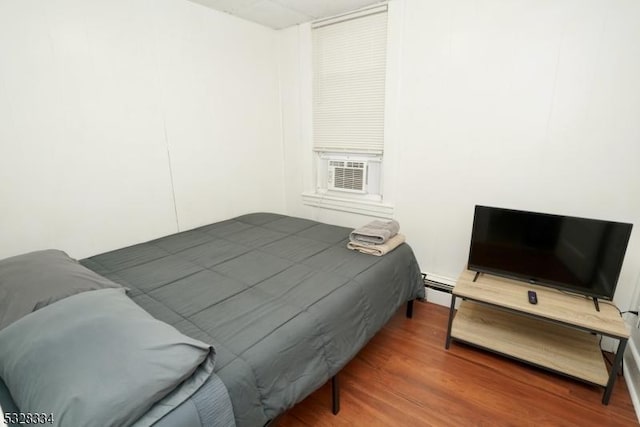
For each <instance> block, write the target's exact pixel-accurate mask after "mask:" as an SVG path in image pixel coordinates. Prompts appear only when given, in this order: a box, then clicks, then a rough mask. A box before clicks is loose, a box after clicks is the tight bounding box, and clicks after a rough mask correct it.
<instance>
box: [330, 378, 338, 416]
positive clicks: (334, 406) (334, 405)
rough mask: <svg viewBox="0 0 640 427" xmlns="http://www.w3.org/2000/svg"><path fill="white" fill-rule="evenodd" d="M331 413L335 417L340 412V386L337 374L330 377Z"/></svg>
mask: <svg viewBox="0 0 640 427" xmlns="http://www.w3.org/2000/svg"><path fill="white" fill-rule="evenodd" d="M331 400H332V401H331V412H333V415H337V414H338V412H340V386H339V384H338V374H335V375H334V376H333V377H331Z"/></svg>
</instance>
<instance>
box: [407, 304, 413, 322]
mask: <svg viewBox="0 0 640 427" xmlns="http://www.w3.org/2000/svg"><path fill="white" fill-rule="evenodd" d="M412 317H413V300H411V301H407V319H411V318H412Z"/></svg>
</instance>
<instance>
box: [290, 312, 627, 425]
mask: <svg viewBox="0 0 640 427" xmlns="http://www.w3.org/2000/svg"><path fill="white" fill-rule="evenodd" d="M414 306H415V308H414V316H413V319H406V318H405V317H404V308H403V309H401V310H400V311H398V313H396V315H395V316H394V317H393V319H392V320H391V321H390V322H389V324H388V325H387V326H386V327H385V328H384V329H383V330H382V331H381V332H380V333H378V335H376V336H375V337H374V338H373V339H372V340H371V342H370V343H369V344H368V345H367V346H366V347H365V348H364V349H363V350H362V351H361V352H360V353H359V354H358V355H357V356H356V358H355V359H354V360H352V361H351V362H350V363H349V364H348V365H347V366H346V367H345V368H344V369H343V370H342V372H341V373H340V375H339V379H340V392H341V410H340V413H339V414H338V415H333V414H332V413H331V387H330V384H326V385H325V386H323V387H322V388H320V389H319V390H318V391H316V392H315V393H313V394H312V395H310V396H309V397H308V398H307V399H305V400H304V401H302V402H300V403H299V404H298V405H296V406H295V407H294V408H293V409H291V410H290V411H289V412H287V413H286V414H284V415H283V416H282V417H281V418H280V419H279V420H278V423H277V426H278V427H289V426H448V425H451V426H468V425H474V426H477V425H482V426H494V425H512V426H633V425H638V418H637V417H636V414H635V412H634V409H633V405H632V403H631V398H630V396H629V392H628V391H627V387H626V384H625V382H624V378H623V377H618V378H619V379H618V381H617V383H616V386H615V389H614V390H613V394H612V396H611V402H610V403H609V405H608V406H605V405H602V404H601V399H602V391H603V389H602V388H600V387H595V386H590V385H586V384H583V383H580V382H577V381H574V380H570V379H568V378H564V377H561V376H559V375H555V374H551V373H548V372H545V371H542V370H539V369H536V368H533V367H529V366H527V365H525V364H522V363H519V362H515V361H513V360H510V359H506V358H503V357H500V356H497V355H494V354H492V353H488V352H484V351H481V350H478V349H475V348H472V347H467V346H465V345H463V344H460V343H457V342H453V343H452V344H451V347H450V349H449V350H445V349H444V341H445V336H446V328H447V319H448V309H447V308H445V307H442V306H438V305H435V304H431V303H416V304H414Z"/></svg>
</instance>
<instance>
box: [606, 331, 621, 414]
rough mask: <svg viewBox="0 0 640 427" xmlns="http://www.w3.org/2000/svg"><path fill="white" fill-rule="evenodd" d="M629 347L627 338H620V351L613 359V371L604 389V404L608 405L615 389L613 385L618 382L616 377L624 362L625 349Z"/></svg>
mask: <svg viewBox="0 0 640 427" xmlns="http://www.w3.org/2000/svg"><path fill="white" fill-rule="evenodd" d="M626 347H627V340H623V339H621V340H620V343H619V344H618V351H617V352H616V358H615V360H614V361H613V365H611V373H610V374H609V382H607V387H606V388H605V389H604V395H603V396H602V404H603V405H608V404H609V399H610V398H611V392H612V391H613V386H614V385H615V383H616V379H617V378H616V377H617V376H618V369H619V368H620V365H621V364H622V357H623V356H624V349H625V348H626Z"/></svg>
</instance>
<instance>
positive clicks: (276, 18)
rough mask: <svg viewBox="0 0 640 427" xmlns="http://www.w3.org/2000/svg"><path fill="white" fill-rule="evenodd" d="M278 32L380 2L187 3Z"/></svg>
mask: <svg viewBox="0 0 640 427" xmlns="http://www.w3.org/2000/svg"><path fill="white" fill-rule="evenodd" d="M190 1H192V2H194V3H199V4H201V5H204V6H207V7H210V8H211V9H216V10H220V11H222V12H226V13H229V14H231V15H234V16H237V17H238V18H242V19H246V20H249V21H253V22H257V23H258V24H262V25H265V26H267V27H271V28H273V29H276V30H279V29H282V28H287V27H290V26H292V25H296V24H300V23H303V22H309V21H315V20H316V19H320V18H327V17H329V16H334V15H339V14H341V13H345V12H350V11H352V10H356V9H359V8H361V7H364V6H369V5H372V4H376V3H381V0H190Z"/></svg>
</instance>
